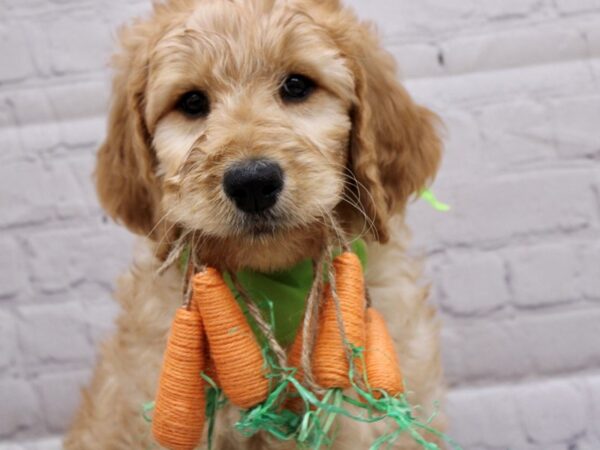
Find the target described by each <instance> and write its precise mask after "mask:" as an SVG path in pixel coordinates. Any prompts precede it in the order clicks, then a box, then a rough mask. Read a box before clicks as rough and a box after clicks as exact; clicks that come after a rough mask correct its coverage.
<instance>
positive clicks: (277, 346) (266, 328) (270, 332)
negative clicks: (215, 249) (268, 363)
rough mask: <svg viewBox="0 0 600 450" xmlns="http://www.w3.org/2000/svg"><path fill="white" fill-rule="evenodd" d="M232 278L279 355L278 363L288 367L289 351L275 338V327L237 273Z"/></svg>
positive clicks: (253, 317)
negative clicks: (264, 315) (268, 321)
mask: <svg viewBox="0 0 600 450" xmlns="http://www.w3.org/2000/svg"><path fill="white" fill-rule="evenodd" d="M230 276H231V280H232V281H233V285H234V286H235V289H236V290H237V291H238V292H239V294H240V295H241V296H242V297H243V298H244V300H245V302H246V305H247V307H248V312H249V313H250V315H251V316H252V319H253V320H254V322H255V323H256V325H257V326H258V328H259V329H260V331H261V333H262V334H263V335H264V337H265V339H266V340H267V342H268V345H269V347H270V349H271V350H272V351H273V353H274V354H275V356H276V357H277V363H278V364H279V366H280V367H287V353H286V351H285V350H284V349H283V348H282V347H281V345H280V344H279V342H278V341H277V339H276V338H275V334H274V333H273V328H272V327H271V325H270V324H269V323H267V321H266V320H265V318H264V317H263V315H262V313H261V311H260V308H259V307H258V305H257V304H256V302H255V301H254V300H253V299H252V297H251V296H250V295H249V294H248V292H247V291H246V289H245V288H244V286H242V283H240V280H239V279H238V277H237V275H236V274H235V273H233V272H232V273H231V274H230Z"/></svg>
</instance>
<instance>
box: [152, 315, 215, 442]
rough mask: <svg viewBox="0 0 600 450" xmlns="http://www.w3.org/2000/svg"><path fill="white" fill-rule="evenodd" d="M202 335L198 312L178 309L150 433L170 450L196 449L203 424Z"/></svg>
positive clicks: (172, 327) (168, 345)
mask: <svg viewBox="0 0 600 450" xmlns="http://www.w3.org/2000/svg"><path fill="white" fill-rule="evenodd" d="M203 339H204V336H203V331H202V321H201V319H200V314H199V313H198V311H197V310H195V309H191V310H188V309H186V308H180V309H178V310H177V313H176V314H175V319H174V320H173V324H172V326H171V332H170V335H169V338H168V342H167V349H166V351H165V355H164V359H163V365H162V370H161V374H160V379H159V384H158V392H157V394H156V403H155V407H154V415H153V418H152V434H153V435H154V438H155V439H156V441H157V442H158V443H159V444H160V445H162V446H163V447H165V448H168V449H170V450H192V449H194V448H196V447H197V446H198V444H199V443H200V439H201V437H202V432H203V429H204V421H205V407H206V405H205V397H204V395H205V393H204V388H205V386H204V381H203V380H202V378H201V376H200V373H201V372H202V370H203V366H204V359H205V355H204V354H203V347H204V342H203Z"/></svg>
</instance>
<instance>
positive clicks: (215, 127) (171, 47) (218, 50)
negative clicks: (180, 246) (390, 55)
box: [145, 2, 355, 240]
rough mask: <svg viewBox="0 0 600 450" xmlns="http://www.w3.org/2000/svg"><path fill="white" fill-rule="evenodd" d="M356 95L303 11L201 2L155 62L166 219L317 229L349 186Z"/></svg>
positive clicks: (152, 126)
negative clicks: (346, 184)
mask: <svg viewBox="0 0 600 450" xmlns="http://www.w3.org/2000/svg"><path fill="white" fill-rule="evenodd" d="M354 92H355V86H354V78H353V76H352V73H351V71H350V69H349V68H348V67H347V64H346V61H345V60H344V59H343V57H342V55H341V53H340V50H339V49H338V48H337V47H336V45H335V43H334V42H332V40H331V39H330V38H329V37H328V36H327V35H326V34H325V33H324V32H323V31H322V30H321V29H320V28H319V27H318V26H317V25H315V24H314V22H313V21H312V20H311V19H310V18H309V17H307V16H305V15H304V14H298V13H297V11H295V10H294V9H293V8H291V7H289V6H287V5H285V4H283V3H282V4H279V5H275V6H273V7H272V8H270V9H269V10H265V9H263V8H259V7H257V5H255V4H253V3H252V2H238V3H233V2H212V3H209V4H207V5H206V6H205V7H203V8H198V9H197V10H195V11H194V12H193V13H192V14H191V15H190V17H189V18H188V19H187V20H185V22H184V23H182V24H181V25H179V26H177V27H175V28H174V29H173V30H172V31H171V32H170V33H169V34H168V35H167V36H165V37H164V38H163V39H162V40H161V41H160V42H159V43H158V44H157V45H156V47H155V50H154V53H153V58H152V60H151V61H150V73H149V80H148V86H147V94H146V95H147V97H146V98H147V103H146V108H145V116H146V117H147V121H148V126H149V131H150V134H151V136H152V145H153V148H154V150H155V152H156V157H157V161H158V165H157V173H158V175H159V177H160V178H162V179H163V180H164V189H163V198H162V208H163V210H164V211H165V213H166V217H167V218H168V219H169V220H170V221H173V222H177V223H179V224H181V225H183V226H184V227H185V228H187V229H191V230H199V231H200V232H202V233H204V234H207V235H210V236H214V237H219V238H229V237H237V238H239V239H247V240H253V239H255V238H257V237H260V238H262V239H265V238H268V236H269V235H277V234H285V233H286V232H290V231H291V230H296V229H298V228H306V227H310V226H311V225H313V224H314V225H315V226H318V224H321V223H322V222H323V221H324V220H326V219H325V217H326V215H327V214H330V213H331V212H332V211H333V209H334V208H335V207H336V205H337V204H338V203H339V202H340V199H341V196H342V193H343V188H344V172H345V168H346V165H347V158H348V151H347V149H348V143H349V138H350V130H351V119H350V115H349V112H350V110H351V107H352V102H353V98H354Z"/></svg>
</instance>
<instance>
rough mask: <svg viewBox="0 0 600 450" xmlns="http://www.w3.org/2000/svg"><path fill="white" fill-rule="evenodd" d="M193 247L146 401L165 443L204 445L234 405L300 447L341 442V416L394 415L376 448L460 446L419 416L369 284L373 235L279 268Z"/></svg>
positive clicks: (183, 447)
mask: <svg viewBox="0 0 600 450" xmlns="http://www.w3.org/2000/svg"><path fill="white" fill-rule="evenodd" d="M186 248H187V251H186V252H184V254H186V255H187V256H186V264H185V265H184V266H185V267H187V268H188V275H189V276H188V278H189V283H188V284H189V288H188V291H189V293H188V294H187V295H186V301H185V304H184V306H183V307H181V308H180V309H179V310H178V311H177V313H176V315H175V318H174V320H173V324H172V327H171V332H170V335H169V338H168V342H167V348H166V351H165V355H164V360H163V366H162V370H161V375H160V379H159V385H158V390H157V394H156V398H155V401H154V402H153V403H151V404H149V405H148V406H147V407H146V408H145V409H146V412H147V413H148V412H150V411H151V410H153V413H152V418H151V419H150V418H149V419H148V420H151V422H152V433H153V436H154V438H155V440H156V442H157V443H159V444H160V445H161V446H163V447H165V448H167V449H173V450H193V449H195V448H197V447H198V446H199V445H200V443H201V441H202V437H203V436H204V435H205V431H204V428H205V423H208V430H207V432H206V442H207V445H208V448H210V447H211V445H212V432H213V425H214V421H215V417H216V416H217V415H218V413H219V409H220V408H221V407H222V406H223V405H224V404H225V403H226V402H229V403H231V404H233V405H235V406H237V407H238V408H239V409H240V410H241V411H242V413H241V418H240V420H239V421H238V423H237V424H236V426H235V427H236V429H237V430H238V432H241V433H243V434H244V435H246V436H252V435H254V434H256V433H259V432H262V433H268V434H270V435H272V436H274V437H275V438H277V439H280V440H282V441H295V442H296V443H297V445H298V447H299V448H306V449H320V448H328V447H330V446H331V445H332V444H333V442H334V439H335V429H336V425H335V423H336V421H335V419H336V417H338V416H344V417H346V418H349V419H352V420H356V421H359V422H366V423H374V422H382V421H384V422H386V423H387V424H388V426H387V427H386V432H385V433H384V434H382V435H381V436H379V437H378V438H377V439H376V440H375V441H374V442H373V443H372V444H371V447H370V449H371V450H377V449H380V448H389V446H390V445H392V444H393V443H394V442H395V441H397V440H398V439H399V438H400V437H401V436H402V435H404V434H408V435H410V436H411V437H412V438H413V439H414V440H415V441H416V442H418V443H419V444H421V445H422V446H423V448H425V449H428V450H437V449H439V447H438V446H437V445H436V444H434V443H432V442H429V441H428V440H427V439H426V438H425V437H424V434H432V435H435V436H436V437H438V438H441V439H443V440H445V441H446V442H448V443H450V444H451V445H452V446H453V447H454V448H459V447H458V446H457V445H456V444H454V442H453V441H451V439H450V438H448V437H446V436H445V435H443V434H441V433H439V432H438V431H436V430H434V429H432V428H431V427H430V426H429V425H428V422H429V420H425V421H419V419H417V417H416V414H415V408H414V407H413V406H411V405H410V404H409V402H408V400H407V397H406V395H405V389H404V383H403V379H402V374H401V372H400V366H399V361H398V358H397V356H396V352H395V350H394V344H393V340H392V338H391V336H390V334H389V331H388V329H387V326H386V324H385V321H384V319H383V317H382V316H381V314H379V313H378V312H377V310H376V309H375V308H374V307H373V306H372V305H371V302H370V299H369V296H368V293H367V291H366V287H365V282H364V275H363V267H364V266H365V264H366V246H365V244H364V242H363V241H361V240H358V241H355V242H353V243H352V245H345V246H343V247H342V251H341V252H340V251H333V250H332V249H331V248H327V249H325V250H324V251H323V255H322V257H321V258H320V259H319V260H318V261H303V262H301V263H300V264H298V266H296V267H295V268H293V269H291V270H289V271H286V272H281V273H274V274H260V273H253V272H250V271H242V272H239V273H236V274H232V273H221V272H219V271H218V270H216V269H214V268H210V267H202V266H200V267H198V266H197V265H196V264H195V263H193V261H192V260H193V259H194V258H193V257H191V258H190V253H191V252H190V250H189V246H188V247H186ZM332 256H333V260H331V258H332ZM286 348H287V350H286Z"/></svg>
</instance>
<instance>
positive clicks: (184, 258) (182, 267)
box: [179, 245, 192, 274]
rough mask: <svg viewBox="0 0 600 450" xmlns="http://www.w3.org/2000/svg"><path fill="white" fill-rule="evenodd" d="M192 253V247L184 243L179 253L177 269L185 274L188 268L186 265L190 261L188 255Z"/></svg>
mask: <svg viewBox="0 0 600 450" xmlns="http://www.w3.org/2000/svg"><path fill="white" fill-rule="evenodd" d="M191 255H192V247H191V246H190V245H186V246H185V247H184V248H183V251H182V252H181V255H179V271H180V272H181V273H183V274H185V273H186V272H187V270H188V265H189V263H190V256H191Z"/></svg>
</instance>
